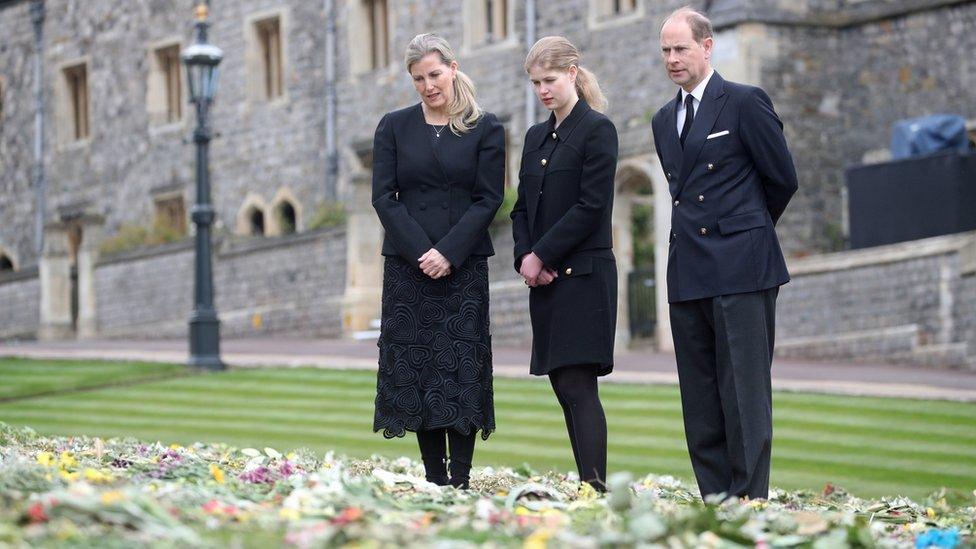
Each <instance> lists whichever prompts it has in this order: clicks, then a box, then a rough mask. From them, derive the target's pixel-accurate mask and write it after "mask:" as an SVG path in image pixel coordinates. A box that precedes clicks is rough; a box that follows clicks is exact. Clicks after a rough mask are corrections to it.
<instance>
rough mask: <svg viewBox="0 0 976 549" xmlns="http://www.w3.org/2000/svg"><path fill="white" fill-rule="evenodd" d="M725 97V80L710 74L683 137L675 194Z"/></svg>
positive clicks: (683, 182)
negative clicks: (696, 110)
mask: <svg viewBox="0 0 976 549" xmlns="http://www.w3.org/2000/svg"><path fill="white" fill-rule="evenodd" d="M727 99H728V97H727V96H726V95H725V80H723V79H722V77H721V76H719V74H718V73H717V72H716V73H714V74H712V78H711V79H710V80H709V81H708V85H707V86H706V87H705V93H704V94H703V96H702V101H701V103H700V104H699V105H698V112H696V113H695V119H694V121H692V123H691V131H689V132H688V137H687V138H686V139H685V147H684V150H683V151H682V154H681V170H680V171H679V174H680V175H679V176H678V188H677V190H676V192H675V195H677V194H678V193H680V192H681V187H683V186H684V184H685V179H687V177H688V174H690V173H691V169H692V168H693V167H694V166H695V161H696V160H698V154H699V153H700V152H701V149H702V146H704V145H705V138H706V137H707V136H708V133H709V132H710V131H712V127H713V126H714V125H715V120H717V119H718V115H719V114H720V113H721V112H722V108H723V107H725V102H726V100H727ZM675 124H677V122H675ZM672 126H674V124H673V125H672ZM676 131H677V130H676Z"/></svg>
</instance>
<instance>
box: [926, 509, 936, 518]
mask: <svg viewBox="0 0 976 549" xmlns="http://www.w3.org/2000/svg"><path fill="white" fill-rule="evenodd" d="M925 515H926V516H927V517H929V518H930V519H934V518H935V509H933V508H931V507H929V508H928V509H926V510H925Z"/></svg>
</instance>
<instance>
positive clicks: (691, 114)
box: [678, 93, 695, 148]
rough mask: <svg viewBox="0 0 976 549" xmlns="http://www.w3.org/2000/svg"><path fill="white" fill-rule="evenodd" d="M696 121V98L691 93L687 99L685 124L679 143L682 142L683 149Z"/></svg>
mask: <svg viewBox="0 0 976 549" xmlns="http://www.w3.org/2000/svg"><path fill="white" fill-rule="evenodd" d="M694 120H695V96H693V95H691V94H690V93H689V94H688V95H687V97H685V123H684V125H683V126H681V136H680V137H678V141H681V148H684V146H685V139H686V138H687V137H688V132H690V131H691V123H692V122H694Z"/></svg>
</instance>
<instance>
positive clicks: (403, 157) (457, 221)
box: [373, 103, 505, 267]
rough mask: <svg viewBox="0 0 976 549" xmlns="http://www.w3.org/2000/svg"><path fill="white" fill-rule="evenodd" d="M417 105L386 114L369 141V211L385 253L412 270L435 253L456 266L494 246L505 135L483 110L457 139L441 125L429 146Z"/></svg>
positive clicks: (501, 192) (502, 183)
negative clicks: (375, 220) (429, 253)
mask: <svg viewBox="0 0 976 549" xmlns="http://www.w3.org/2000/svg"><path fill="white" fill-rule="evenodd" d="M430 131H431V130H430V128H429V127H428V126H427V123H426V122H425V121H424V113H423V109H422V108H421V106H420V103H417V104H416V105H413V106H411V107H407V108H405V109H400V110H398V111H394V112H391V113H388V114H386V115H385V116H383V119H382V120H380V123H379V125H378V126H377V127H376V135H375V136H374V138H373V208H375V209H376V214H377V215H378V216H379V218H380V223H382V224H383V229H384V230H385V232H386V234H385V235H384V238H383V255H388V256H389V255H399V256H400V257H402V258H403V259H405V260H406V261H407V262H409V263H410V264H412V265H419V263H420V262H419V261H418V259H419V258H420V256H422V255H424V253H426V252H427V250H429V249H431V248H435V249H436V250H437V251H438V252H440V253H441V255H443V256H444V257H445V258H447V260H448V261H450V262H451V265H453V266H455V267H460V266H461V264H462V263H464V260H465V259H467V258H468V257H469V256H472V255H481V256H490V255H493V254H494V253H495V252H494V249H493V248H492V245H491V237H490V236H489V235H488V225H489V224H490V223H491V221H492V219H494V217H495V212H496V211H497V210H498V207H499V206H500V205H501V203H502V198H503V195H504V192H505V130H504V128H503V127H502V125H501V123H500V122H498V118H496V117H495V115H494V114H491V113H487V112H486V113H484V115H483V116H482V117H481V119H480V120H479V121H478V124H477V126H475V127H474V128H473V129H472V130H471V131H469V132H468V133H463V134H461V135H460V136H457V135H454V134H453V133H451V130H450V128H444V133H442V134H441V136H440V137H439V138H437V139H439V142H438V150H436V151H435V150H434V147H433V146H432V144H431V136H430V135H429V134H430Z"/></svg>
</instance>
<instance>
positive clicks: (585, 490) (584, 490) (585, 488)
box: [579, 482, 600, 500]
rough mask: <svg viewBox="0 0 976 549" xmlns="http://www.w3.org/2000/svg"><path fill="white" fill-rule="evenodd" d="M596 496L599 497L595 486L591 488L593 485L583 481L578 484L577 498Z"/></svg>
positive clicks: (592, 497)
mask: <svg viewBox="0 0 976 549" xmlns="http://www.w3.org/2000/svg"><path fill="white" fill-rule="evenodd" d="M598 497H600V494H599V493H598V492H597V491H596V488H593V486H591V485H590V483H588V482H584V483H583V485H582V486H580V490H579V499H584V500H591V499H596V498H598Z"/></svg>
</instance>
